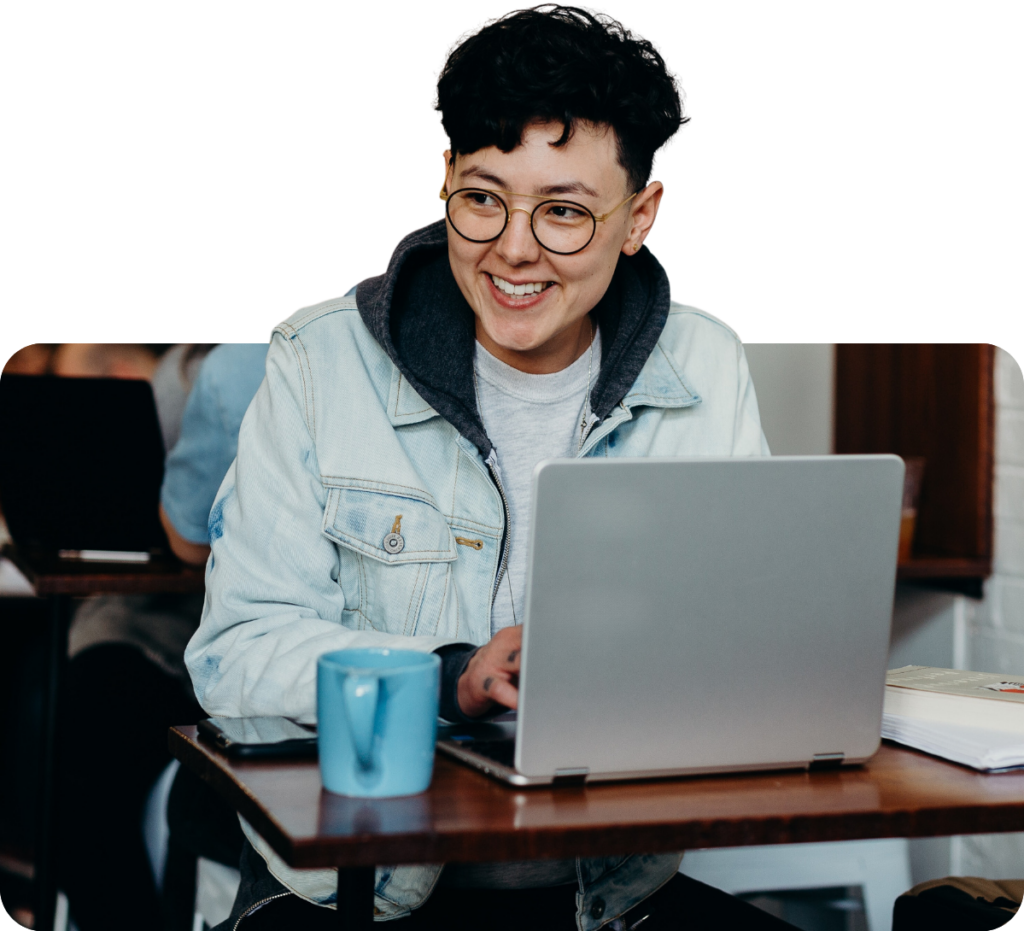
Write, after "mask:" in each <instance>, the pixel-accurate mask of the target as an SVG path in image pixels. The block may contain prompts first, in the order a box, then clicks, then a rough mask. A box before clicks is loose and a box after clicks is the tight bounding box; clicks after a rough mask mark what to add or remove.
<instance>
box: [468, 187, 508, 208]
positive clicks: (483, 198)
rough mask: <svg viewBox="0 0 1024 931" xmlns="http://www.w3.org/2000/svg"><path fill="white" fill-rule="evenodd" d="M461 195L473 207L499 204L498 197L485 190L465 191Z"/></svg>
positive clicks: (490, 206) (488, 206)
mask: <svg viewBox="0 0 1024 931" xmlns="http://www.w3.org/2000/svg"><path fill="white" fill-rule="evenodd" d="M463 197H464V198H465V199H466V201H467V202H468V203H469V204H471V205H472V206H474V207H481V208H493V207H498V206H500V202H499V201H498V199H497V198H496V197H494V196H493V195H491V194H489V193H488V192H487V191H466V192H465V194H464V195H463Z"/></svg>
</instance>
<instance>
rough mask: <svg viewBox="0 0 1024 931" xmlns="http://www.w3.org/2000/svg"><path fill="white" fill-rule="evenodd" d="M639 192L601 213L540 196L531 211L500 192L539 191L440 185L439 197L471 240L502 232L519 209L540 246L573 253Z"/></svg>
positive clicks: (450, 219)
mask: <svg viewBox="0 0 1024 931" xmlns="http://www.w3.org/2000/svg"><path fill="white" fill-rule="evenodd" d="M639 193H640V192H639V191H636V192H635V193H633V194H630V195H629V197H627V198H626V199H625V200H624V201H623V202H622V203H621V204H619V205H618V206H616V207H613V208H612V209H611V210H609V211H608V212H607V213H602V214H600V215H595V214H593V213H591V212H590V211H589V210H588V209H587V208H586V207H584V206H583V205H582V204H577V203H575V202H574V201H571V200H544V199H541V202H540V203H539V204H537V206H536V207H534V208H533V210H532V211H530V210H526V209H525V208H523V207H511V208H510V207H509V206H508V204H506V203H505V201H504V200H502V198H501V197H500V196H499V195H501V194H504V195H505V196H506V197H535V198H541V197H542V195H539V194H516V193H515V192H513V191H492V190H488V189H486V188H475V187H465V188H460V189H459V190H457V191H453V192H452V193H451V194H449V193H448V192H447V191H446V190H445V189H444V188H442V189H441V200H443V201H445V202H446V205H445V213H446V214H447V216H448V222H449V223H451V225H452V229H453V230H455V232H456V233H458V234H459V235H460V236H461V237H462V238H463V239H468V240H469V241H470V242H479V243H483V242H493V241H494V240H495V239H497V238H498V237H499V236H500V235H501V234H502V233H503V232H505V227H506V226H508V223H509V220H510V219H511V218H512V214H513V213H515V212H516V211H517V210H518V211H520V212H521V213H528V214H529V215H530V229H532V230H533V236H534V238H535V239H536V240H537V242H539V243H540V244H541V246H543V248H545V249H547V250H548V252H553V253H555V254H556V255H574V254H575V253H577V252H582V251H583V250H584V249H586V248H587V246H588V245H590V241H591V240H592V239H593V238H594V233H596V232H597V224H598V223H604V221H605V220H607V219H608V217H610V216H611V215H612V214H613V213H615V211H616V210H618V209H619V208H620V207H624V206H625V205H626V204H628V203H629V202H630V201H631V200H632V199H633V198H634V197H636V195H637V194H639Z"/></svg>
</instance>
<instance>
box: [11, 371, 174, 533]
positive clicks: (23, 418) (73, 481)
mask: <svg viewBox="0 0 1024 931" xmlns="http://www.w3.org/2000/svg"><path fill="white" fill-rule="evenodd" d="M163 460H164V449H163V440H162V439H161V435H160V425H159V422H158V420H157V415H156V406H155V404H154V401H153V391H152V388H151V387H150V385H149V383H148V382H146V381H134V380H126V379H117V378H56V377H52V376H29V375H4V376H3V377H2V378H0V505H2V507H3V512H4V516H5V517H6V519H7V526H8V529H9V530H10V533H11V537H12V538H13V539H14V542H15V543H16V544H17V545H18V546H20V547H24V548H26V549H42V550H48V551H57V550H61V549H69V550H84V549H98V550H135V551H153V550H159V549H163V548H164V547H166V538H165V537H164V534H163V530H162V529H161V527H160V522H159V518H158V513H157V508H158V505H159V501H160V483H161V481H162V480H163Z"/></svg>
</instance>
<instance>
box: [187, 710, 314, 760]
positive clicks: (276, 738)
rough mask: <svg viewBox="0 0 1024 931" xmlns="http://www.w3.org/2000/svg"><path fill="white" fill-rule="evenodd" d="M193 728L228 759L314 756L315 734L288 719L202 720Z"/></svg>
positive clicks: (271, 717) (311, 730)
mask: <svg viewBox="0 0 1024 931" xmlns="http://www.w3.org/2000/svg"><path fill="white" fill-rule="evenodd" d="M197 729H198V731H199V733H200V735H201V736H203V737H205V738H206V739H207V740H210V741H212V742H213V743H215V744H216V745H217V747H218V748H219V749H220V750H223V751H224V753H226V754H227V755H228V756H231V757H241V758H252V757H262V758H269V757H274V758H277V759H299V758H303V757H306V758H312V757H315V756H316V731H315V730H313V729H312V728H309V727H303V725H301V724H296V723H295V722H294V721H292V720H291V719H290V718H283V717H276V716H268V717H260V718H206V719H205V720H203V721H200V722H199V724H198V726H197Z"/></svg>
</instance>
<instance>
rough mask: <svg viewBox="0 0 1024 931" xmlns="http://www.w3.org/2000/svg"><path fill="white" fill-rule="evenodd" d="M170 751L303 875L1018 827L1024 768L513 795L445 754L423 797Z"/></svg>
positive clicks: (176, 737)
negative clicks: (381, 795) (330, 784)
mask: <svg viewBox="0 0 1024 931" xmlns="http://www.w3.org/2000/svg"><path fill="white" fill-rule="evenodd" d="M170 747H171V751H172V752H173V753H174V755H175V756H176V757H177V758H178V759H179V760H181V761H182V764H183V765H185V766H187V767H189V768H190V769H192V770H193V771H194V772H196V773H198V774H199V775H200V776H201V777H202V778H203V779H204V780H206V781H207V782H208V783H210V785H212V786H213V787H214V788H215V789H216V790H217V791H218V792H219V793H220V794H221V795H223V796H224V797H225V798H226V799H227V800H228V802H229V803H230V804H231V805H232V806H234V807H235V808H236V809H237V810H238V811H240V812H241V813H242V815H243V816H244V817H245V818H246V819H247V820H248V821H249V822H250V823H251V824H252V825H253V826H254V827H255V828H256V829H257V830H258V831H259V833H260V834H261V835H262V836H263V837H264V838H265V839H266V840H267V841H268V842H269V843H270V844H271V846H272V847H273V848H274V849H275V850H276V851H277V852H278V853H279V854H280V855H281V857H283V858H284V860H285V861H286V862H287V863H289V864H291V865H292V866H297V867H316V866H329V865H334V866H360V865H368V864H373V863H442V862H453V861H463V862H472V861H486V860H508V859H533V858H551V857H571V856H577V855H578V856H598V855H608V854H615V853H630V852H648V853H655V852H659V851H670V850H685V849H688V848H689V849H692V848H695V847H731V846H738V845H745V844H780V843H801V842H808V841H826V840H850V839H855V838H869V837H921V836H936V835H948V834H971V833H981V832H993V831H1020V830H1024V773H1005V774H1000V775H996V776H989V775H985V774H983V773H977V772H974V771H973V770H970V769H967V768H966V767H962V766H957V765H955V764H953V763H946V762H944V761H942V760H938V759H936V758H934V757H929V756H926V755H925V754H922V753H917V752H915V751H913V750H907V749H904V748H901V747H897V746H895V745H889V744H884V745H883V746H882V747H881V749H880V750H879V751H878V754H877V755H876V756H875V757H874V758H873V759H872V760H871V761H870V762H869V763H867V764H866V765H864V766H855V767H849V768H844V769H842V770H833V771H828V772H824V771H823V772H814V773H811V772H806V771H786V772H771V773H745V774H739V775H723V776H701V777H691V778H685V779H674V780H660V781H649V782H620V783H614V784H607V785H600V784H598V785H593V786H586V787H578V788H577V787H568V786H561V787H558V788H550V787H543V786H541V787H537V788H531V789H517V788H514V787H511V786H506V785H504V784H502V783H499V782H497V781H496V780H493V779H490V778H488V777H487V776H484V775H483V774H481V773H479V772H477V771H476V770H473V769H471V768H469V767H468V766H464V765H462V764H460V763H458V762H456V761H455V760H451V759H448V758H446V757H443V756H438V758H437V762H436V766H435V770H434V779H433V783H432V785H431V787H430V789H428V790H427V791H426V792H424V793H422V794H420V795H413V796H408V797H405V798H394V799H355V798H347V797H345V796H341V795H334V794H332V793H330V792H326V791H324V790H323V789H321V786H320V775H319V770H318V768H317V764H316V763H315V762H294V761H289V762H285V761H280V762H256V761H253V762H240V761H232V760H230V759H229V758H227V757H226V756H224V755H223V754H221V753H219V752H217V750H216V749H214V748H213V747H211V746H210V745H209V744H207V743H204V742H200V741H197V739H196V730H195V728H194V727H179V728H174V729H172V730H171V734H170Z"/></svg>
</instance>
